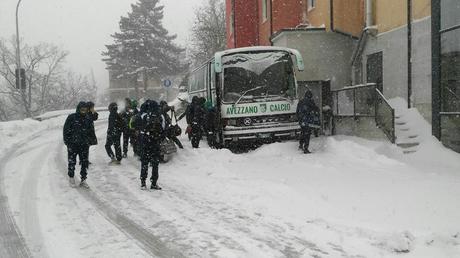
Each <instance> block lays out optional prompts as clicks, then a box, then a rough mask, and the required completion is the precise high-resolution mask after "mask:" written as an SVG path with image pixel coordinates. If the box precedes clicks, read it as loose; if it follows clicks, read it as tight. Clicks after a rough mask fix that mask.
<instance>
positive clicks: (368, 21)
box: [366, 0, 373, 27]
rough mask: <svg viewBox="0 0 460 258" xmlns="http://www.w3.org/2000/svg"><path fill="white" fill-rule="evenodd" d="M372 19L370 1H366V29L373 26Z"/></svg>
mask: <svg viewBox="0 0 460 258" xmlns="http://www.w3.org/2000/svg"><path fill="white" fill-rule="evenodd" d="M372 18H373V17H372V0H366V27H371V26H372V25H373V24H372Z"/></svg>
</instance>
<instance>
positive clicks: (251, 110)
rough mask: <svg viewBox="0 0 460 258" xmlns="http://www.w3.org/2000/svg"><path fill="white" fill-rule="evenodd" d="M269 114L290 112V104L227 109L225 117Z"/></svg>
mask: <svg viewBox="0 0 460 258" xmlns="http://www.w3.org/2000/svg"><path fill="white" fill-rule="evenodd" d="M267 111H269V112H282V111H291V105H290V104H271V105H269V106H268V110H267V107H266V105H264V104H262V105H260V106H243V107H228V108H227V115H243V114H258V113H266V112H267Z"/></svg>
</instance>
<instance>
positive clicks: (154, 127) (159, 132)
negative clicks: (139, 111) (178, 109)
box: [143, 114, 163, 140]
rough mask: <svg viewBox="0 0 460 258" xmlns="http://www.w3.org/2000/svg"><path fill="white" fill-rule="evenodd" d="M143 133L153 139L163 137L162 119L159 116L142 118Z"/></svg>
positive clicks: (148, 115) (150, 115) (151, 115)
mask: <svg viewBox="0 0 460 258" xmlns="http://www.w3.org/2000/svg"><path fill="white" fill-rule="evenodd" d="M143 120H144V131H145V133H147V134H148V135H149V136H151V137H152V138H153V139H155V140H158V139H161V138H162V136H163V118H162V117H161V115H159V114H147V115H145V116H144V118H143Z"/></svg>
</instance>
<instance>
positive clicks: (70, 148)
mask: <svg viewBox="0 0 460 258" xmlns="http://www.w3.org/2000/svg"><path fill="white" fill-rule="evenodd" d="M88 111H89V109H88V105H87V103H85V102H80V103H79V104H78V106H77V109H76V112H75V113H73V114H70V115H69V116H68V117H67V119H66V121H65V124H64V128H63V136H64V144H65V145H66V146H67V157H68V159H67V160H68V175H69V183H70V185H71V186H72V187H75V186H76V183H75V178H74V175H75V165H76V164H77V156H78V158H79V159H80V161H81V170H80V178H81V181H80V186H81V187H85V188H88V184H87V183H86V178H87V170H88V151H89V146H90V144H91V136H92V126H91V121H90V119H88V116H87V114H88Z"/></svg>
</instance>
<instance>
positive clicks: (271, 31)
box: [270, 0, 273, 46]
mask: <svg viewBox="0 0 460 258" xmlns="http://www.w3.org/2000/svg"><path fill="white" fill-rule="evenodd" d="M272 35H273V0H270V37H271V36H272ZM270 45H272V46H273V42H272V41H271V40H270Z"/></svg>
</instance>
